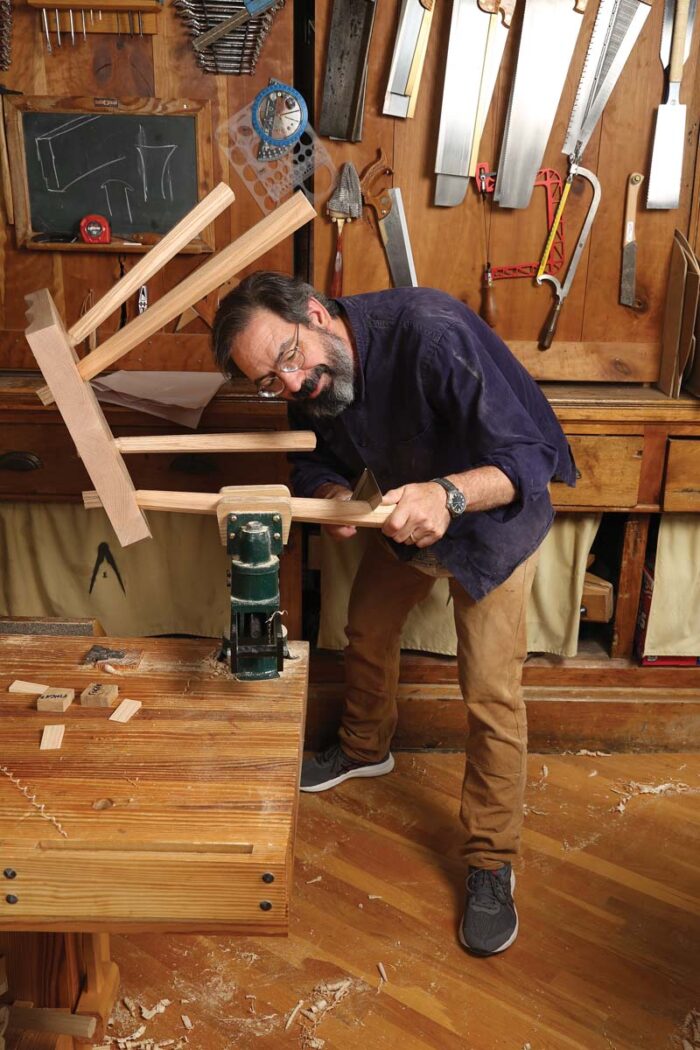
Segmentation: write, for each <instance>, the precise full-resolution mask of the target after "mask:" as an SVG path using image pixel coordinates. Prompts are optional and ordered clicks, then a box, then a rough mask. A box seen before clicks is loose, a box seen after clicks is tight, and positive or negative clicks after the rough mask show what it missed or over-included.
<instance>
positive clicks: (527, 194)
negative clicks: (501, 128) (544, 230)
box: [494, 0, 583, 208]
mask: <svg viewBox="0 0 700 1050" xmlns="http://www.w3.org/2000/svg"><path fill="white" fill-rule="evenodd" d="M582 21H583V13H582V12H579V11H577V10H576V9H575V7H574V3H573V0H571V2H569V0H527V3H526V5H525V16H524V18H523V26H522V32H521V34H520V46H519V49H518V63H517V67H516V70H515V78H514V81H513V87H512V90H511V95H510V100H509V103H508V115H507V118H506V128H505V132H504V135H503V144H502V146H501V156H500V159H499V164H498V177H497V179H496V191H495V193H494V200H495V201H496V202H497V203H498V204H500V206H501V207H502V208H526V207H527V206H528V204H529V203H530V198H531V196H532V190H533V188H534V185H535V178H536V176H537V172H538V170H539V169H540V167H541V166H542V158H543V156H544V151H545V148H546V145H547V140H548V138H549V134H550V132H551V130H552V125H553V123H554V118H555V116H556V112H557V108H558V106H559V100H560V98H561V94H562V91H563V89H564V83H565V81H566V75H567V72H568V70H569V65H570V63H571V58H572V55H573V53H574V48H575V46H576V40H577V39H578V34H579V31H580V29H581V23H582Z"/></svg>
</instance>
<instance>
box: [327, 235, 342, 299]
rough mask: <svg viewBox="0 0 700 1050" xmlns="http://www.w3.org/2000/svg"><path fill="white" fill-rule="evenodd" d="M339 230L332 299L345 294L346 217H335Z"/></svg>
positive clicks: (331, 292)
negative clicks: (344, 236)
mask: <svg viewBox="0 0 700 1050" xmlns="http://www.w3.org/2000/svg"><path fill="white" fill-rule="evenodd" d="M335 222H336V223H337V226H338V232H337V235H336V239H335V261H334V263H333V278H332V280H331V288H330V292H329V295H330V297H331V299H337V298H339V296H341V295H342V294H343V230H344V228H345V219H335Z"/></svg>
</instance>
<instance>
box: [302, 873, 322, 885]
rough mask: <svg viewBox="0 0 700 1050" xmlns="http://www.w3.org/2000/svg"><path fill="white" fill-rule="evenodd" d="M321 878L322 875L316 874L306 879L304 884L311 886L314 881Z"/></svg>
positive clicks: (318, 880)
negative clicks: (312, 877) (314, 876)
mask: <svg viewBox="0 0 700 1050" xmlns="http://www.w3.org/2000/svg"><path fill="white" fill-rule="evenodd" d="M322 878H323V875H317V876H316V878H315V879H307V882H306V885H307V886H311V885H313V883H314V882H320V881H321V879H322Z"/></svg>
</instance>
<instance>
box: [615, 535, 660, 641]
mask: <svg viewBox="0 0 700 1050" xmlns="http://www.w3.org/2000/svg"><path fill="white" fill-rule="evenodd" d="M649 520H650V515H649V514H630V515H628V517H627V521H626V522H625V532H624V540H623V544H622V559H621V564H620V581H619V584H618V590H617V601H616V603H615V620H614V626H613V638H612V647H611V650H610V655H611V656H621V657H625V658H626V659H629V658H630V657H631V656H632V655H633V651H634V632H635V630H636V626H637V611H638V609H639V596H640V594H641V592H642V573H643V571H644V559H645V558H646V552H647V538H648V536H649Z"/></svg>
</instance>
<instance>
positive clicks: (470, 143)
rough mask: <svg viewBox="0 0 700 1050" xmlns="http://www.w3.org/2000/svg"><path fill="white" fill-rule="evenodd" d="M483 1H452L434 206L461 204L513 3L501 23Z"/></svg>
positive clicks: (511, 0) (507, 6) (510, 0)
mask: <svg viewBox="0 0 700 1050" xmlns="http://www.w3.org/2000/svg"><path fill="white" fill-rule="evenodd" d="M486 2H489V0H481V2H478V0H452V21H451V24H450V40H449V45H448V50H447V64H446V67H445V83H444V88H443V93H442V110H441V113H440V131H439V134H438V146H437V155H436V158H435V172H436V174H437V179H436V181H435V204H436V205H438V206H441V207H446V208H450V207H454V206H455V205H457V204H461V203H462V201H463V200H464V195H465V193H466V191H467V186H468V185H469V177H470V166H471V163H472V158H473V159H474V166H475V167H476V156H477V151H478V149H479V145H480V142H481V133H482V131H483V128H484V123H485V121H486V114H487V112H488V108H489V105H490V103H491V98H492V96H493V89H494V86H495V83H496V77H497V75H498V68H499V66H500V63H501V58H502V56H503V49H504V47H505V42H506V39H507V37H508V28H509V26H510V21H511V18H512V15H513V8H514V7H515V0H507V2H506V3H504V4H503V5H502V6H501V10H502V11H503V19H502V20H501V17H500V15H499V14H498V13H492V12H491V11H490V10H487V9H486V6H485V3H486ZM495 4H498V0H495ZM490 6H494V4H493V3H490Z"/></svg>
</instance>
